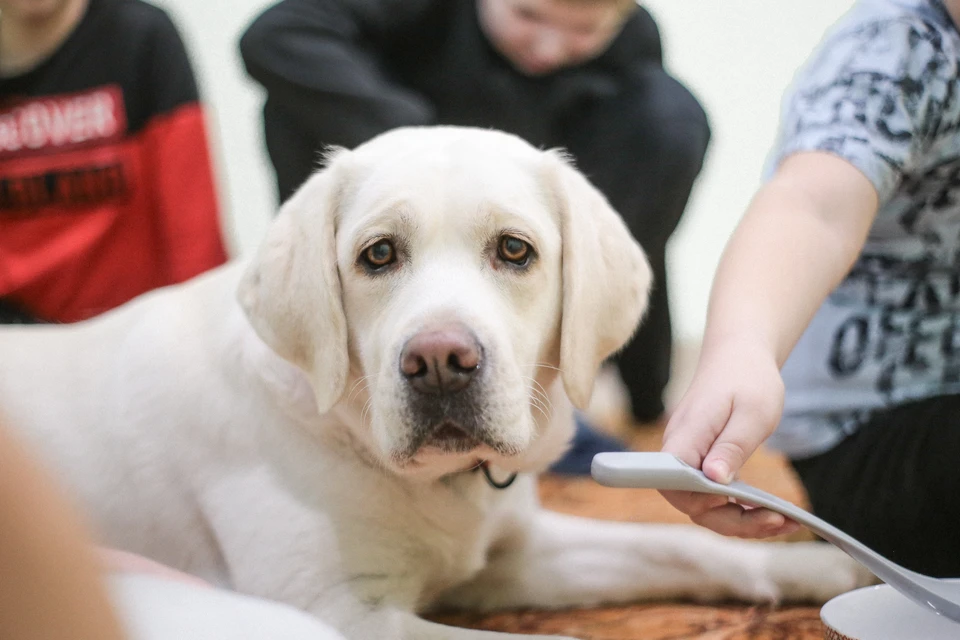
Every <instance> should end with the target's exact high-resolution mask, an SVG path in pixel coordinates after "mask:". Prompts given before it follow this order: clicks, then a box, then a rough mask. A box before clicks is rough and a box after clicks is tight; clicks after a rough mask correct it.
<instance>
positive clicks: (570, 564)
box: [439, 511, 870, 610]
mask: <svg viewBox="0 0 960 640" xmlns="http://www.w3.org/2000/svg"><path fill="white" fill-rule="evenodd" d="M869 580H870V578H869V574H867V573H866V572H865V571H864V570H862V569H861V568H860V567H859V565H857V563H855V562H854V561H853V560H851V559H850V558H848V557H847V556H846V555H845V554H843V553H842V552H841V551H839V550H838V549H835V548H833V547H831V546H829V545H827V544H820V543H759V542H747V541H743V540H736V539H731V538H724V537H722V536H719V535H716V534H714V533H711V532H709V531H707V530H705V529H701V528H699V527H694V526H689V525H648V524H630V523H617V522H604V521H599V520H591V519H586V518H576V517H573V516H567V515H562V514H558V513H551V512H549V511H541V512H539V513H538V514H537V516H536V517H534V518H533V519H532V523H531V524H530V526H525V527H523V528H522V529H520V530H517V531H515V532H514V533H513V534H512V535H511V536H510V537H509V538H507V539H505V540H504V541H503V542H502V544H500V545H498V547H497V548H496V549H495V552H494V554H493V556H492V558H491V561H490V564H489V565H488V566H487V567H486V568H485V569H484V570H483V571H482V572H481V573H480V574H479V575H478V576H477V577H476V578H475V579H474V580H472V581H470V582H469V583H467V584H465V585H462V586H460V587H457V588H455V589H453V590H451V591H449V592H447V593H446V594H444V596H443V598H442V599H441V601H440V603H439V604H440V605H441V606H452V607H457V608H465V609H473V610H493V609H510V608H522V607H539V608H561V607H585V606H595V605H599V604H602V603H623V602H636V601H643V600H654V599H658V600H662V599H668V598H669V599H688V600H696V601H714V600H720V599H728V598H733V599H738V600H745V601H750V602H755V601H760V602H775V601H780V600H793V601H818V602H819V601H823V600H825V599H828V598H830V597H832V596H834V595H836V594H839V593H842V592H844V591H847V590H849V589H852V588H854V587H856V586H858V585H860V584H867V583H869Z"/></svg>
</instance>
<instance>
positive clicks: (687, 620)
mask: <svg viewBox="0 0 960 640" xmlns="http://www.w3.org/2000/svg"><path fill="white" fill-rule="evenodd" d="M661 433H662V430H661V428H660V427H645V428H642V429H638V430H635V431H633V434H632V436H631V446H632V447H633V448H634V449H637V450H640V451H655V450H657V449H659V447H660V437H661ZM741 478H742V479H743V480H744V481H746V482H748V483H750V484H753V485H755V486H758V487H760V488H762V489H765V490H767V491H769V492H771V493H774V494H776V495H778V496H780V497H782V498H786V499H788V500H791V501H793V502H796V503H798V504H803V502H804V496H803V492H802V489H801V488H800V486H799V484H798V482H797V480H796V478H795V477H794V476H793V474H792V471H791V470H790V468H789V466H787V465H786V464H785V463H784V461H783V460H782V459H780V458H779V457H777V456H775V455H773V454H771V453H767V452H762V453H759V454H757V455H755V456H753V457H752V458H751V460H750V462H749V463H748V464H747V466H746V467H745V468H744V470H743V472H742V473H741ZM540 494H541V498H542V500H543V503H544V505H545V506H546V507H547V508H549V509H554V510H556V511H562V512H564V513H571V514H576V515H581V516H590V517H595V518H604V519H608V520H620V521H630V522H669V523H683V522H689V521H688V520H687V518H686V516H684V515H682V514H680V513H679V512H677V511H676V510H674V509H673V508H672V507H671V506H670V505H669V504H667V502H666V501H665V500H663V498H661V497H660V494H658V493H657V492H655V491H646V490H641V489H635V490H627V489H610V488H607V487H602V486H600V485H598V484H596V483H594V482H593V481H592V480H590V479H589V478H573V479H572V478H563V477H556V476H549V477H544V478H543V480H542V481H541V485H540ZM791 538H792V539H810V534H809V533H806V532H805V531H804V532H800V533H798V534H795V535H794V536H792V537H791ZM433 619H435V620H437V621H439V622H443V623H445V624H452V625H457V626H463V627H472V628H475V629H487V630H491V631H510V632H514V633H531V634H533V633H539V634H556V635H566V636H573V637H576V638H582V639H583V640H628V639H631V640H636V639H643V640H680V639H681V638H682V639H686V638H701V639H703V640H820V639H821V638H823V631H822V628H821V625H820V616H819V607H786V606H785V607H780V608H771V607H766V606H763V607H761V606H749V605H736V604H731V605H724V606H700V605H694V604H686V603H681V602H677V603H657V604H637V605H631V606H624V607H605V608H601V609H589V610H571V611H521V612H510V613H498V614H494V615H486V616H481V615H475V614H444V615H442V616H435V617H433Z"/></svg>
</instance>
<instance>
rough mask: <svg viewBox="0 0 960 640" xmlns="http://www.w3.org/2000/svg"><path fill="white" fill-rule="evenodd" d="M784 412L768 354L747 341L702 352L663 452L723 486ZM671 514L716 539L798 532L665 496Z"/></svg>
mask: <svg viewBox="0 0 960 640" xmlns="http://www.w3.org/2000/svg"><path fill="white" fill-rule="evenodd" d="M782 410H783V380H782V379H781V377H780V372H779V370H778V367H777V363H776V361H775V360H774V358H773V356H772V355H771V354H770V353H769V351H768V350H765V349H764V348H763V347H762V345H759V344H757V342H756V341H751V340H750V339H734V340H726V341H720V342H715V343H714V345H713V346H712V347H705V349H704V352H703V353H702V354H701V357H700V363H699V365H698V367H697V372H696V374H695V376H694V379H693V382H692V384H691V385H690V388H689V389H688V390H687V392H686V394H685V395H684V397H683V399H682V400H681V401H680V404H679V405H678V407H677V409H676V411H675V412H674V414H673V416H672V417H671V419H670V421H669V423H668V424H667V428H666V431H665V433H664V437H663V451H666V452H668V453H672V454H674V455H675V456H677V457H678V458H680V459H681V460H683V461H684V462H686V463H687V464H689V465H691V466H693V467H695V468H697V469H702V470H703V472H704V474H706V476H707V477H708V478H710V479H711V480H714V481H716V482H722V483H724V484H727V483H729V482H730V481H732V480H733V479H734V477H735V476H736V474H737V472H738V471H739V470H740V467H741V466H742V465H743V463H744V462H746V460H747V458H748V457H750V455H751V454H752V453H753V452H754V451H755V450H756V449H757V447H759V446H760V444H761V443H762V442H763V441H764V440H765V439H766V438H767V437H768V436H769V435H770V434H771V433H772V432H773V429H774V428H775V427H776V425H777V423H778V422H779V420H780V414H781V412H782ZM663 495H664V497H665V498H666V499H667V500H668V501H669V502H670V504H672V505H673V506H674V507H676V508H677V509H679V510H680V511H682V512H684V513H686V514H687V515H689V516H690V518H691V520H693V521H694V522H696V523H697V524H699V525H702V526H704V527H707V528H709V529H713V530H714V531H716V532H717V533H722V534H725V535H732V536H740V537H744V538H761V537H766V536H774V535H780V534H783V533H789V532H791V531H794V530H795V529H796V528H797V526H798V525H796V523H794V522H792V521H790V520H786V519H785V518H784V517H783V516H782V515H780V514H778V513H775V512H773V511H770V510H768V509H754V508H751V507H749V506H743V505H740V504H737V503H734V502H729V501H728V499H727V498H726V497H724V496H715V495H709V494H703V493H692V492H686V491H664V492H663Z"/></svg>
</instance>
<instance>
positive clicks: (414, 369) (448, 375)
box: [400, 323, 484, 453]
mask: <svg viewBox="0 0 960 640" xmlns="http://www.w3.org/2000/svg"><path fill="white" fill-rule="evenodd" d="M483 367H484V351H483V347H482V346H481V344H480V341H479V340H478V339H477V337H476V336H475V335H474V334H473V332H471V331H470V330H469V329H468V328H467V327H465V326H464V325H462V324H460V323H451V324H445V325H442V326H437V327H431V328H429V329H426V330H423V331H420V332H419V333H417V334H416V335H414V336H413V337H412V338H410V339H409V340H408V341H407V343H406V344H405V345H404V346H403V349H402V350H401V352H400V373H401V374H402V376H403V379H404V380H405V382H406V385H407V394H406V395H407V403H408V408H409V410H410V412H411V414H412V416H411V417H412V418H413V420H412V422H413V423H414V424H415V425H417V426H416V433H414V444H415V446H416V448H418V449H419V448H421V447H425V446H431V447H436V448H438V449H440V450H442V451H448V452H457V453H462V452H465V451H470V450H472V449H475V448H476V447H478V446H480V444H481V443H482V442H483V440H484V438H483V430H484V429H483V423H482V414H483V406H482V397H483V393H482V392H481V390H480V388H479V387H481V386H482V384H481V381H480V379H481V378H482V374H483Z"/></svg>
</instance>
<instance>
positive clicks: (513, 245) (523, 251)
mask: <svg viewBox="0 0 960 640" xmlns="http://www.w3.org/2000/svg"><path fill="white" fill-rule="evenodd" d="M497 255H499V256H500V259H501V260H503V261H504V262H510V263H512V264H515V265H520V266H523V265H525V264H527V262H528V261H529V260H530V257H531V256H532V255H533V247H531V246H530V245H529V243H527V242H525V241H523V240H521V239H520V238H515V237H513V236H501V237H500V244H499V245H498V246H497Z"/></svg>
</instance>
